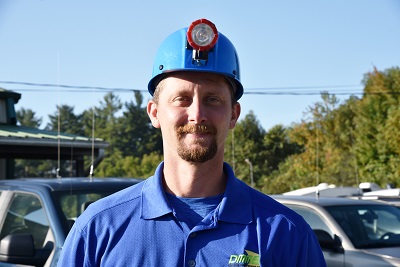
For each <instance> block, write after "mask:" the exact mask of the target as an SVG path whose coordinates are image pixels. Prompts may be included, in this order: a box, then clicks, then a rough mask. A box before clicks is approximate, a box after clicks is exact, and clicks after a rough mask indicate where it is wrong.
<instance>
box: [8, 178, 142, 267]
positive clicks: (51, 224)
mask: <svg viewBox="0 0 400 267" xmlns="http://www.w3.org/2000/svg"><path fill="white" fill-rule="evenodd" d="M140 181H142V180H141V179H134V178H120V179H117V178H96V179H89V178H60V179H37V178H32V179H15V180H0V266H45V267H54V266H56V265H57V261H58V258H59V256H60V252H61V248H62V246H63V244H64V241H65V238H66V236H67V234H68V232H69V230H70V229H71V227H72V225H73V223H74V221H75V219H76V218H77V217H78V216H79V215H80V214H81V213H82V212H83V211H84V210H85V209H86V208H87V206H88V205H90V204H91V203H93V202H94V201H96V200H98V199H100V198H103V197H105V196H108V195H110V194H112V193H114V192H117V191H119V190H122V189H124V188H126V187H129V186H131V185H134V184H136V183H138V182H140Z"/></svg>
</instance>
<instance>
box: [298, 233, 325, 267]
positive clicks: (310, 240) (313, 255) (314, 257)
mask: <svg viewBox="0 0 400 267" xmlns="http://www.w3.org/2000/svg"><path fill="white" fill-rule="evenodd" d="M296 266H297V267H308V266H313V267H326V262H325V258H324V255H323V253H322V250H321V247H320V245H319V242H318V240H317V237H316V236H315V234H314V232H313V230H312V229H311V228H309V229H308V231H307V233H306V235H305V236H304V240H303V243H302V245H301V246H300V250H299V255H298V257H297V264H296Z"/></svg>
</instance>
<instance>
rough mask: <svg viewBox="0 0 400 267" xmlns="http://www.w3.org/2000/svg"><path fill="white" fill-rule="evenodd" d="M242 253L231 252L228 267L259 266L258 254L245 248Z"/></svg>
mask: <svg viewBox="0 0 400 267" xmlns="http://www.w3.org/2000/svg"><path fill="white" fill-rule="evenodd" d="M245 252H246V253H244V254H239V255H236V254H232V255H231V257H230V258H229V264H228V266H229V267H241V266H247V267H260V255H258V254H257V253H254V252H252V251H250V250H245Z"/></svg>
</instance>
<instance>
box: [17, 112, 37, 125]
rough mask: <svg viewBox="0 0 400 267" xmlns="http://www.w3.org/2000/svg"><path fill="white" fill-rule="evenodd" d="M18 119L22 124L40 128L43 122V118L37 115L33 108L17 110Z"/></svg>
mask: <svg viewBox="0 0 400 267" xmlns="http://www.w3.org/2000/svg"><path fill="white" fill-rule="evenodd" d="M17 120H18V122H19V124H20V125H22V126H28V127H34V128H39V127H40V125H41V124H42V118H41V117H40V118H37V117H36V112H34V111H33V110H31V109H24V108H21V109H19V110H18V111H17Z"/></svg>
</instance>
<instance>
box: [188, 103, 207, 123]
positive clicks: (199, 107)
mask: <svg viewBox="0 0 400 267" xmlns="http://www.w3.org/2000/svg"><path fill="white" fill-rule="evenodd" d="M188 120H189V122H192V123H196V124H200V123H202V122H204V121H205V120H206V114H205V107H204V104H203V103H202V101H201V100H199V99H197V98H195V99H193V101H192V103H191V104H190V106H189V108H188Z"/></svg>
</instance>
